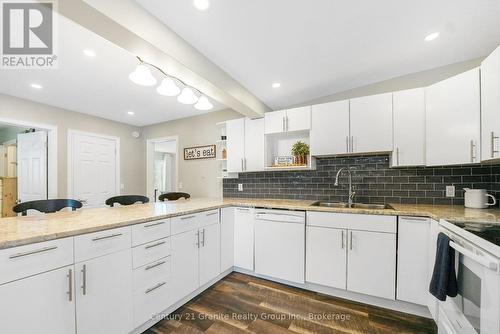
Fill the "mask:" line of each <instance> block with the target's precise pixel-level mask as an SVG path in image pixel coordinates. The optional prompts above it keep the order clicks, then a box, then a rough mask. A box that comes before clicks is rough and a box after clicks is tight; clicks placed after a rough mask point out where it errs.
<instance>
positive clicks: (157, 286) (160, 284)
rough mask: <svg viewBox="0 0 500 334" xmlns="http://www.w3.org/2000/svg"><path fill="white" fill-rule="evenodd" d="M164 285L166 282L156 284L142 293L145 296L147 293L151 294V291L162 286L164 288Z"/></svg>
mask: <svg viewBox="0 0 500 334" xmlns="http://www.w3.org/2000/svg"><path fill="white" fill-rule="evenodd" d="M165 284H167V282H161V283H158V284H156V285H155V286H154V287H152V288H149V289H147V290H146V291H144V293H145V294H148V293H150V292H153V291H155V290H156V289H159V288H161V287H162V286H164V285H165Z"/></svg>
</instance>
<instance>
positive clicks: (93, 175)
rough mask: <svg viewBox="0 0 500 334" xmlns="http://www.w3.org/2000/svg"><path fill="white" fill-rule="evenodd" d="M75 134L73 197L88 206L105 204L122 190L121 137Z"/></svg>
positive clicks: (71, 174) (73, 147)
mask: <svg viewBox="0 0 500 334" xmlns="http://www.w3.org/2000/svg"><path fill="white" fill-rule="evenodd" d="M72 136H73V138H72V152H73V154H72V155H73V156H72V161H70V164H71V166H70V170H71V172H70V175H69V180H68V182H70V183H71V184H72V186H73V189H72V191H70V196H72V197H74V198H75V199H78V200H81V201H82V202H83V203H84V205H85V206H87V207H98V206H103V205H105V203H104V202H105V201H106V199H108V198H109V197H112V196H116V195H118V193H119V190H118V184H117V183H118V181H117V179H118V175H119V166H118V164H117V152H118V143H119V142H118V139H114V138H107V137H101V136H98V135H93V134H84V133H73V134H72Z"/></svg>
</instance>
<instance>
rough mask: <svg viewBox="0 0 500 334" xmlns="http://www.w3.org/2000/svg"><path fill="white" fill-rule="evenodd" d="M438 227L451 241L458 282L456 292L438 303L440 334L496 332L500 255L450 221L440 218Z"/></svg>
mask: <svg viewBox="0 0 500 334" xmlns="http://www.w3.org/2000/svg"><path fill="white" fill-rule="evenodd" d="M439 230H440V232H443V233H445V234H447V235H448V236H449V237H450V239H451V240H452V241H450V246H451V247H452V248H453V249H455V256H456V261H455V266H456V268H455V269H456V274H457V283H458V295H457V296H456V297H453V298H452V297H447V299H446V301H444V302H439V316H438V328H439V334H443V333H444V334H469V333H470V334H476V333H477V334H499V333H500V258H499V257H498V256H497V254H493V253H490V252H489V251H487V250H485V248H483V247H480V246H478V244H480V245H482V246H484V245H485V244H484V240H479V239H477V236H475V235H473V234H472V233H470V232H468V231H465V230H463V229H461V228H459V227H457V226H454V225H453V224H451V223H449V222H446V221H441V222H440V227H439ZM476 242H477V243H476ZM491 246H495V247H498V246H496V245H493V244H491Z"/></svg>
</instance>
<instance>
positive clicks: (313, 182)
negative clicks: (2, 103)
mask: <svg viewBox="0 0 500 334" xmlns="http://www.w3.org/2000/svg"><path fill="white" fill-rule="evenodd" d="M316 165H317V169H316V170H312V171H268V172H252V173H240V174H239V177H238V178H237V179H224V181H223V191H224V197H248V198H282V199H305V200H324V201H333V202H338V201H347V193H348V190H347V181H348V177H347V175H345V174H344V175H343V176H342V177H341V178H340V184H339V186H338V187H335V186H334V181H335V180H334V179H335V175H336V173H337V171H338V170H339V169H340V168H341V167H347V166H351V167H352V169H353V184H354V187H355V191H356V198H355V201H357V202H366V203H403V204H436V205H438V204H448V205H463V203H464V199H463V197H464V191H463V190H462V189H463V188H485V189H487V190H488V191H489V192H490V193H492V194H493V195H494V196H495V197H497V198H499V197H500V165H474V166H444V167H405V168H389V156H388V155H375V156H353V157H333V158H319V159H317V160H316ZM238 183H242V184H243V191H238ZM447 185H454V186H455V188H456V197H453V198H447V197H446V191H445V190H446V186H447Z"/></svg>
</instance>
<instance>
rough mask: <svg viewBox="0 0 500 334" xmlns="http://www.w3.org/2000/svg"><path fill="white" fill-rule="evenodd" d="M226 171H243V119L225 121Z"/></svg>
mask: <svg viewBox="0 0 500 334" xmlns="http://www.w3.org/2000/svg"><path fill="white" fill-rule="evenodd" d="M226 135H227V171H228V172H230V173H233V172H243V169H244V163H245V161H244V159H245V119H244V118H239V119H233V120H230V121H227V122H226Z"/></svg>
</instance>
